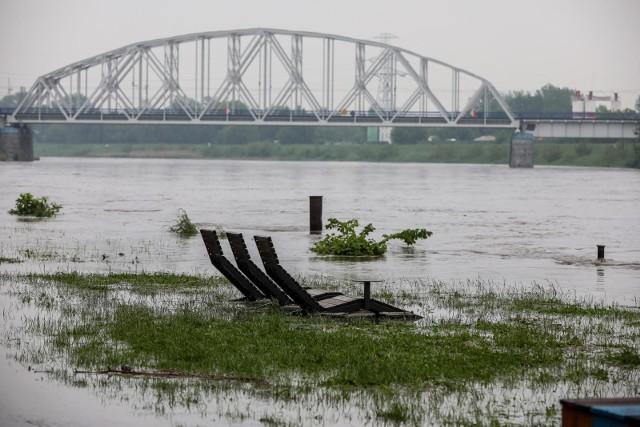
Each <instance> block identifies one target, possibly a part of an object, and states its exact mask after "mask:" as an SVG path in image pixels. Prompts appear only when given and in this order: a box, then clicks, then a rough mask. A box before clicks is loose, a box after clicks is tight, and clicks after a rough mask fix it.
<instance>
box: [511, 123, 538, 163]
mask: <svg viewBox="0 0 640 427" xmlns="http://www.w3.org/2000/svg"><path fill="white" fill-rule="evenodd" d="M509 167H512V168H532V167H533V135H532V134H530V133H526V132H516V133H514V134H513V136H512V137H511V149H510V150H509Z"/></svg>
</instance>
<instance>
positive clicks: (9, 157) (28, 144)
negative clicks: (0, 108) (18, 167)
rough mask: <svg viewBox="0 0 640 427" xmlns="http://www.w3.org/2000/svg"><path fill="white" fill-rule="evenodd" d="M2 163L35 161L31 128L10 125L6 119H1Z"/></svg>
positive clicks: (0, 154) (0, 144)
mask: <svg viewBox="0 0 640 427" xmlns="http://www.w3.org/2000/svg"><path fill="white" fill-rule="evenodd" d="M0 161H6V162H32V161H33V136H32V133H31V129H30V128H29V126H27V125H25V124H16V125H9V124H8V123H7V118H6V117H2V118H0Z"/></svg>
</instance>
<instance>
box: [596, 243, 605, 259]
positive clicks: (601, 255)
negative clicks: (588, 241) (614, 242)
mask: <svg viewBox="0 0 640 427" xmlns="http://www.w3.org/2000/svg"><path fill="white" fill-rule="evenodd" d="M597 246H598V259H604V246H605V245H597Z"/></svg>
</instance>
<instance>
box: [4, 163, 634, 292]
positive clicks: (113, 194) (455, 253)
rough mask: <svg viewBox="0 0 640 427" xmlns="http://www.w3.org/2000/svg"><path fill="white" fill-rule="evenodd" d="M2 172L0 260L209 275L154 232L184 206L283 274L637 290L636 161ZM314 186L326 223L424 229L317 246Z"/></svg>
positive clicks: (183, 247)
mask: <svg viewBox="0 0 640 427" xmlns="http://www.w3.org/2000/svg"><path fill="white" fill-rule="evenodd" d="M0 182H2V192H1V196H0V230H1V232H2V235H3V239H2V243H1V246H0V255H1V256H4V257H7V258H25V256H24V255H25V251H27V250H28V251H30V252H31V254H32V255H33V256H32V257H31V258H30V261H31V262H23V263H16V264H2V265H1V266H0V268H1V269H3V270H9V271H34V270H35V271H43V270H46V271H52V270H53V271H55V270H65V271H66V270H69V269H73V270H78V271H86V272H94V271H132V270H133V271H134V270H136V269H140V268H143V269H144V270H145V271H169V272H187V273H194V272H197V273H207V274H209V273H210V274H214V273H215V271H212V267H211V266H210V265H209V263H208V261H207V258H206V254H205V252H204V246H203V244H202V242H201V241H200V239H199V238H198V237H195V238H191V239H182V238H179V237H177V236H176V235H174V234H172V233H171V232H169V231H168V228H169V226H171V224H173V223H174V222H175V220H176V216H177V213H178V210H179V209H184V210H185V211H186V212H187V213H188V215H189V217H190V218H191V220H192V221H193V222H195V223H196V224H198V225H199V226H201V227H215V228H219V229H223V230H230V231H240V232H243V233H244V234H245V236H247V237H249V238H250V237H251V236H253V235H255V234H268V235H271V236H272V237H273V240H274V243H275V245H276V249H277V250H278V253H279V256H280V258H281V262H282V263H283V265H284V266H285V267H286V268H288V269H289V270H291V271H292V272H293V273H294V274H304V275H307V274H312V275H317V274H321V275H325V276H328V277H331V278H338V279H344V278H349V277H351V276H356V275H357V276H367V277H375V278H382V279H389V278H394V277H400V278H408V279H413V278H421V279H437V280H443V281H451V280H466V279H468V278H472V279H475V278H481V279H486V280H492V281H496V282H505V283H507V284H522V285H525V286H526V285H530V284H531V283H533V282H536V283H548V282H550V283H552V284H554V285H556V286H558V287H559V288H561V289H566V290H570V291H575V292H577V293H579V294H589V295H593V296H594V297H596V298H602V297H605V298H610V299H614V300H616V301H619V302H623V303H624V302H633V299H634V298H635V297H638V296H640V244H639V243H638V241H639V239H640V220H639V219H638V218H639V217H638V212H640V173H639V172H638V171H637V170H620V169H614V170H608V169H592V168H559V167H535V168H534V169H510V168H508V167H506V166H501V165H444V164H372V163H321V162H318V163H316V162H262V161H211V160H149V159H145V160H134V159H61V158H45V159H43V160H41V161H39V162H34V163H23V164H19V163H12V164H10V163H5V164H2V166H1V167H0ZM23 192H31V193H32V194H34V195H35V196H48V197H49V198H50V200H52V201H55V202H57V203H60V204H62V205H63V209H62V211H61V215H59V216H57V217H55V218H53V219H48V220H44V221H37V222H23V221H20V219H19V218H16V217H14V216H11V215H8V214H7V211H8V210H9V209H11V208H12V207H13V206H14V203H15V199H16V198H17V196H18V195H19V194H20V193H23ZM312 195H321V196H323V219H324V221H325V222H326V219H327V218H330V217H335V218H338V219H341V220H346V219H350V218H357V219H358V220H359V221H360V222H361V225H364V224H367V223H373V225H374V226H375V227H376V231H375V232H374V233H373V234H372V236H373V237H375V238H380V237H381V235H382V234H385V233H392V232H396V231H400V230H402V229H405V228H417V227H424V228H427V229H428V230H431V231H433V236H432V237H431V238H429V239H428V240H426V241H419V242H418V243H417V244H416V245H415V246H414V247H412V248H406V247H404V244H402V243H399V242H398V241H395V242H394V241H392V242H391V243H390V248H389V252H388V253H387V254H386V256H385V257H383V258H381V259H376V260H374V261H367V262H352V261H344V260H335V259H332V258H330V257H319V256H316V255H315V254H313V253H312V252H310V251H309V247H310V246H311V244H312V243H313V241H315V240H316V239H317V238H318V237H315V236H311V235H309V199H308V198H309V196H312ZM596 245H606V248H605V258H606V261H605V262H604V263H594V261H595V260H596V258H597V249H596ZM249 246H250V248H251V250H253V249H254V248H253V245H251V244H250V245H249ZM28 253H29V252H27V254H28ZM34 253H35V254H34ZM256 256H257V255H256ZM75 261H79V262H75Z"/></svg>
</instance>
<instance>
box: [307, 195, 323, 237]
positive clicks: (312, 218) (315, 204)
mask: <svg viewBox="0 0 640 427" xmlns="http://www.w3.org/2000/svg"><path fill="white" fill-rule="evenodd" d="M309 232H310V233H311V234H322V196H309Z"/></svg>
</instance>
